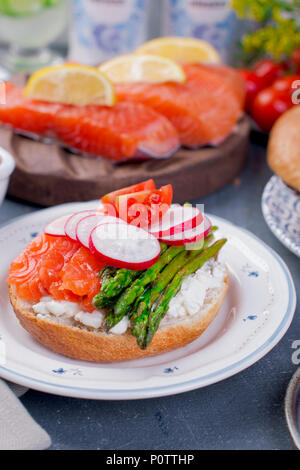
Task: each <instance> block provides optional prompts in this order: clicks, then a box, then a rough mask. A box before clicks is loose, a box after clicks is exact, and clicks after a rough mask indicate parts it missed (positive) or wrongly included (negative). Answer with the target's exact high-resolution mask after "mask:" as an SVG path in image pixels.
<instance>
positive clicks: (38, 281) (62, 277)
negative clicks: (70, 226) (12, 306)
mask: <svg viewBox="0 0 300 470" xmlns="http://www.w3.org/2000/svg"><path fill="white" fill-rule="evenodd" d="M103 267H104V263H103V261H100V260H99V259H98V258H97V257H96V256H95V255H93V254H92V253H91V252H90V251H89V250H88V249H87V248H84V247H82V246H81V245H80V244H79V243H78V242H76V241H73V240H71V239H69V238H67V237H55V236H50V235H46V234H42V235H39V236H38V237H36V238H35V239H34V240H33V241H32V242H31V243H30V244H29V245H28V246H27V248H26V249H25V250H24V251H23V252H22V253H21V254H20V255H19V256H18V257H17V258H16V259H15V260H14V261H13V262H12V263H11V266H10V269H9V273H8V279H7V282H9V283H10V284H13V285H14V286H15V289H16V293H17V295H18V296H19V297H21V298H22V299H26V300H33V301H38V300H39V299H40V298H42V297H44V296H47V295H51V296H52V297H53V298H54V299H55V300H68V301H71V302H78V303H80V304H81V305H82V307H83V308H84V309H86V310H88V311H90V312H92V311H93V310H94V306H93V303H92V300H93V298H94V296H95V295H96V294H97V293H99V291H100V289H101V285H100V279H99V277H98V274H99V272H100V271H101V269H102V268H103Z"/></svg>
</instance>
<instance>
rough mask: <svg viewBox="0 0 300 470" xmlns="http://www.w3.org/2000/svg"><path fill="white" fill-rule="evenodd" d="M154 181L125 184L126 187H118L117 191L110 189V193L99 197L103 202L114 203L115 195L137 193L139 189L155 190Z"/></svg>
mask: <svg viewBox="0 0 300 470" xmlns="http://www.w3.org/2000/svg"><path fill="white" fill-rule="evenodd" d="M155 189H156V188H155V183H154V181H153V179H150V180H147V181H143V182H142V183H137V184H133V185H132V186H127V187H126V188H122V189H118V190H117V191H112V192H111V193H108V194H106V195H105V196H103V197H102V198H101V201H102V202H103V204H115V202H116V198H117V196H121V195H122V194H131V193H137V192H139V191H145V190H150V191H153V190H155Z"/></svg>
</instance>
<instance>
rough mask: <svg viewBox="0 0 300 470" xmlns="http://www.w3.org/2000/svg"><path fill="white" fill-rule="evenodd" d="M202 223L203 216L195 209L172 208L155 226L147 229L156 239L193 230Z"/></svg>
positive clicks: (186, 207)
mask: <svg viewBox="0 0 300 470" xmlns="http://www.w3.org/2000/svg"><path fill="white" fill-rule="evenodd" d="M202 221H203V216H202V214H201V212H200V211H199V209H197V208H196V207H193V206H172V207H170V209H169V210H168V211H167V212H166V213H165V214H164V216H163V217H162V218H161V220H160V221H159V222H158V223H157V224H155V225H152V226H151V227H150V228H149V232H150V233H152V235H154V236H155V237H157V238H164V237H170V236H172V235H175V234H177V233H181V232H185V231H186V230H191V229H194V228H196V227H197V226H198V225H200V224H201V222H202Z"/></svg>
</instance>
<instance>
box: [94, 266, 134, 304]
mask: <svg viewBox="0 0 300 470" xmlns="http://www.w3.org/2000/svg"><path fill="white" fill-rule="evenodd" d="M141 273H142V271H133V270H131V269H118V270H117V271H116V273H115V275H114V276H113V277H111V278H110V279H109V280H107V281H106V282H105V283H104V284H102V285H101V291H100V292H99V294H97V295H95V297H94V300H93V304H94V305H95V307H96V308H102V307H107V305H110V303H111V301H112V299H113V298H114V297H116V296H117V295H119V294H120V293H121V292H122V291H123V290H124V289H125V288H126V287H127V286H129V284H131V282H133V281H134V280H135V279H136V278H137V277H138V276H140V275H141ZM101 281H102V276H101Z"/></svg>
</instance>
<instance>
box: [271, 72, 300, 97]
mask: <svg viewBox="0 0 300 470" xmlns="http://www.w3.org/2000/svg"><path fill="white" fill-rule="evenodd" d="M299 86H300V75H288V76H286V77H281V78H278V79H277V80H275V82H274V83H273V85H272V87H273V88H274V89H275V90H278V91H282V92H286V93H287V94H289V96H291V94H292V93H293V92H294V91H295V90H296V89H297V88H299Z"/></svg>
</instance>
